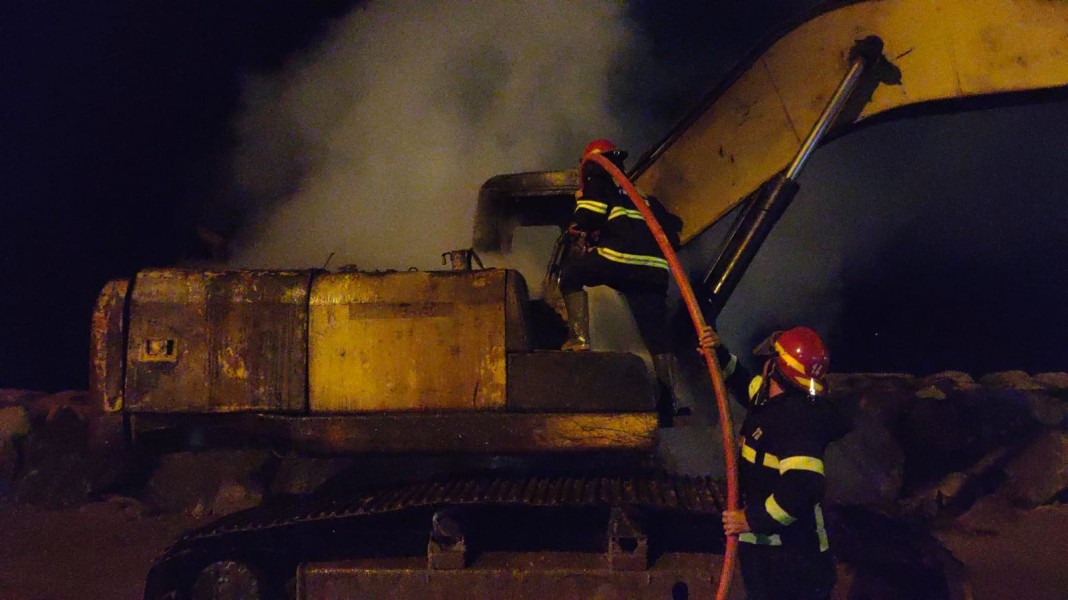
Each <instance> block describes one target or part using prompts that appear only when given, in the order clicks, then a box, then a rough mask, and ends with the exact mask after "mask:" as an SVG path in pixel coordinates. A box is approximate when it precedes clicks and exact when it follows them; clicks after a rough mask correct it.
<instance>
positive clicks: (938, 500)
mask: <svg viewBox="0 0 1068 600" xmlns="http://www.w3.org/2000/svg"><path fill="white" fill-rule="evenodd" d="M1008 456H1009V448H1007V447H1004V446H1002V447H998V448H995V449H994V450H993V451H991V452H990V453H989V454H987V455H986V456H984V457H983V458H982V459H981V460H979V461H978V462H976V463H975V464H974V465H971V466H970V467H969V468H968V469H967V470H965V471H955V472H953V473H949V474H948V475H946V476H944V477H943V478H942V479H941V480H940V481H938V482H937V483H936V484H934V485H931V486H927V487H925V488H923V489H921V490H919V491H918V492H916V493H914V494H913V495H912V496H910V497H909V498H906V499H904V500H902V501H901V509H902V510H901V512H902V514H905V515H909V516H914V517H920V518H923V519H928V520H929V519H933V518H935V517H945V516H955V515H958V514H960V513H961V512H962V511H964V510H967V509H968V508H969V507H971V505H972V504H973V503H974V502H975V501H976V499H977V498H979V497H981V496H983V495H984V494H987V493H989V492H990V491H991V489H993V488H994V487H996V485H997V484H998V483H1000V480H1001V478H1002V468H1003V467H1004V466H1005V463H1006V461H1007V459H1008Z"/></svg>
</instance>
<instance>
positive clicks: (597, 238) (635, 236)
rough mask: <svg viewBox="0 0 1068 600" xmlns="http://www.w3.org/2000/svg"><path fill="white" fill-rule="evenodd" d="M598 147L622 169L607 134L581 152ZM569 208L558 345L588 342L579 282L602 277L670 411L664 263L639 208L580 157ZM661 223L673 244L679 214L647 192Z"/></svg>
mask: <svg viewBox="0 0 1068 600" xmlns="http://www.w3.org/2000/svg"><path fill="white" fill-rule="evenodd" d="M592 154H601V155H602V156H604V157H606V158H608V159H609V160H610V161H612V163H613V164H615V165H616V166H617V167H619V169H620V170H623V161H624V160H625V159H626V157H627V153H626V152H625V151H623V150H620V149H618V148H616V146H615V144H613V143H612V142H611V141H610V140H606V139H598V140H594V141H592V142H590V143H589V145H587V146H586V149H585V151H584V152H583V158H586V157H588V156H590V155H592ZM583 165H584V166H583V167H582V172H581V173H580V174H579V176H580V184H579V191H578V192H577V193H576V194H575V199H576V201H575V211H574V215H573V217H572V221H571V224H570V225H569V227H568V233H569V235H570V236H571V251H570V252H569V254H568V256H567V258H566V259H565V261H564V263H563V265H562V266H561V269H560V292H561V294H562V295H563V297H564V307H565V308H566V310H567V322H568V338H567V340H566V341H565V342H564V344H563V346H562V347H561V349H562V350H571V351H583V350H589V349H590V332H589V304H588V297H587V295H586V292H585V290H584V288H585V287H593V286H598V285H607V286H609V287H611V288H613V289H616V290H618V291H619V292H621V293H622V294H623V297H624V298H625V299H626V301H627V305H628V306H629V307H630V310H631V313H632V314H633V315H634V321H635V322H636V323H637V325H638V330H639V331H640V332H641V335H642V339H643V341H644V342H645V345H646V347H647V348H648V349H649V353H650V354H651V355H652V357H653V368H654V371H655V372H656V377H657V380H658V382H659V383H660V388H661V394H660V397H661V399H662V400H664V401H670V402H671V403H672V408H670V409H669V412H671V413H673V412H674V409H673V402H674V400H673V395H672V394H671V393H670V392H671V390H672V388H673V380H674V377H675V375H674V373H675V370H676V367H675V366H674V356H673V355H672V354H670V353H669V352H668V343H667V339H666V336H665V331H664V329H665V327H664V325H665V313H666V306H665V302H666V296H667V287H668V278H669V271H668V263H667V261H666V260H665V259H664V255H663V253H662V252H661V250H660V246H659V245H658V244H657V242H656V239H655V238H654V237H653V235H652V233H651V232H650V231H649V227H648V225H646V223H645V219H644V218H643V217H642V213H641V212H640V211H639V210H638V209H637V208H636V207H635V206H634V204H633V203H632V202H631V200H630V198H629V197H628V196H627V194H626V192H624V191H623V189H622V188H621V187H620V186H619V184H618V183H616V181H615V180H614V179H613V178H612V176H611V175H610V174H609V173H608V172H607V171H605V170H604V168H602V167H601V166H600V165H598V164H596V163H593V162H586V163H583ZM645 202H646V204H647V205H649V207H650V208H652V209H653V211H654V215H655V216H656V217H657V220H658V221H660V224H661V227H662V228H663V229H664V230H665V232H667V233H668V235H669V237H671V238H673V239H672V242H673V243H676V244H677V238H678V232H679V231H681V229H682V222H681V221H680V220H679V219H678V217H675V216H674V215H671V214H670V213H668V212H667V211H666V210H665V209H664V208H663V206H662V205H661V204H660V203H659V202H658V201H656V199H654V198H645Z"/></svg>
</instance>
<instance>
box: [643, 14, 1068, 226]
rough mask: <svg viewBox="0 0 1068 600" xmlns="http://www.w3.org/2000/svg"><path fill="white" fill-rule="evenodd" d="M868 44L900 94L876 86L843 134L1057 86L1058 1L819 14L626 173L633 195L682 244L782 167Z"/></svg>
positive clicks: (1067, 62) (1062, 75) (1066, 62)
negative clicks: (677, 227) (914, 108)
mask: <svg viewBox="0 0 1068 600" xmlns="http://www.w3.org/2000/svg"><path fill="white" fill-rule="evenodd" d="M869 35H876V36H879V37H880V38H881V39H882V40H883V42H884V44H885V48H884V55H885V56H886V58H887V59H888V60H889V61H890V62H891V63H893V65H894V66H895V67H896V68H897V69H898V70H899V71H900V72H901V83H900V84H882V85H880V86H878V87H877V88H876V89H875V91H874V94H873V95H872V97H871V99H870V101H869V102H868V103H867V104H866V105H865V106H864V107H863V108H862V110H861V111H860V112H859V114H852V115H850V118H851V119H854V121H853V123H856V122H859V121H861V120H863V119H866V118H868V117H871V116H874V115H877V114H880V113H884V112H886V111H889V110H892V109H895V108H899V107H902V106H907V105H910V104H916V103H920V102H928V101H933V100H945V99H952V98H962V97H968V96H979V95H990V94H999V93H1006V92H1014V91H1021V90H1037V89H1045V88H1056V87H1061V86H1064V85H1065V84H1068V50H1066V49H1068V2H1063V1H1050V0H968V1H967V2H962V1H960V0H881V1H878V2H858V3H854V4H849V5H845V6H842V7H839V8H837V9H834V10H831V11H828V12H826V13H824V14H821V15H820V16H818V17H816V18H814V19H812V20H810V21H807V22H805V23H803V24H802V25H800V26H799V27H797V28H796V29H794V30H792V31H790V32H787V33H786V34H785V35H783V36H782V37H781V38H779V39H778V40H776V41H775V42H774V43H773V44H771V45H770V46H769V47H768V48H767V49H766V51H765V52H763V54H761V55H760V56H756V57H754V58H753V60H752V61H751V62H748V63H746V64H744V65H743V66H742V67H741V68H740V70H739V71H738V72H736V73H735V74H734V75H732V78H731V79H729V80H728V84H727V85H725V86H724V87H723V88H722V89H720V90H718V91H717V92H716V94H715V95H714V96H713V97H711V98H710V99H709V102H708V104H707V105H706V106H705V107H704V108H703V109H702V111H701V112H700V113H699V114H695V115H694V116H693V118H692V119H691V120H689V121H687V123H686V124H685V127H683V128H682V129H679V130H677V131H675V132H674V133H673V134H672V137H670V138H669V139H668V141H666V142H665V143H664V144H662V145H661V146H660V147H658V148H657V149H656V150H655V151H654V152H653V153H651V154H650V155H649V156H647V157H643V159H642V160H641V161H639V164H638V165H636V168H635V171H636V176H635V180H636V183H637V184H638V185H639V187H640V188H641V189H642V190H643V191H644V192H645V193H648V194H652V195H655V196H657V197H658V198H659V199H660V200H661V201H662V202H663V203H664V205H665V206H667V208H668V209H670V210H671V211H672V212H674V213H675V214H677V215H679V216H680V217H681V218H682V219H683V221H684V229H683V232H682V237H683V240H684V241H686V240H689V239H691V238H693V237H694V236H695V235H697V234H698V233H700V232H701V231H702V230H704V229H705V228H706V227H707V226H708V225H710V224H712V223H713V222H715V221H716V220H717V219H718V218H719V217H721V216H722V215H724V214H725V213H726V212H727V211H729V210H730V209H731V208H732V207H733V206H734V205H736V204H737V203H738V202H739V201H740V200H741V199H742V198H744V197H745V196H747V195H748V194H749V193H750V192H751V191H753V190H754V189H756V188H757V187H758V186H759V185H760V184H762V183H763V182H765V181H767V180H768V179H770V178H771V177H772V176H773V175H774V174H775V173H776V172H778V171H780V170H782V169H783V168H784V167H785V166H786V165H787V164H788V163H789V162H790V160H791V159H792V158H793V155H794V153H795V152H796V151H797V150H798V148H799V147H800V145H801V141H802V140H803V139H804V138H805V136H806V134H807V133H808V131H809V130H810V129H811V128H812V126H813V124H814V123H815V122H816V119H817V117H818V115H819V114H820V111H821V110H822V109H823V107H824V106H825V105H826V103H827V101H828V99H829V98H830V96H831V93H832V92H833V90H834V89H835V86H836V85H837V84H838V82H839V81H841V79H842V77H843V76H844V75H845V73H846V71H847V66H848V56H849V51H850V49H851V48H852V46H853V44H854V42H855V41H856V40H858V39H862V38H864V37H866V36H869ZM844 125H845V126H849V125H852V123H845V124H844Z"/></svg>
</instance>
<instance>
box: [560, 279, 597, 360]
mask: <svg viewBox="0 0 1068 600" xmlns="http://www.w3.org/2000/svg"><path fill="white" fill-rule="evenodd" d="M564 307H565V308H567V339H566V340H565V341H564V345H563V346H560V349H561V350H567V351H569V352H576V351H578V352H583V351H586V350H589V349H590V301H589V296H587V295H586V292H585V291H578V292H570V293H568V294H565V295H564Z"/></svg>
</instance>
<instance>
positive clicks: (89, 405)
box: [26, 390, 104, 424]
mask: <svg viewBox="0 0 1068 600" xmlns="http://www.w3.org/2000/svg"><path fill="white" fill-rule="evenodd" d="M26 409H27V410H28V411H29V413H30V420H31V421H32V422H33V423H35V424H38V423H47V422H51V421H52V420H54V419H55V418H56V417H57V415H59V414H60V413H61V412H71V413H73V414H74V415H75V416H76V417H77V418H78V420H79V421H88V420H89V419H91V418H92V417H95V416H98V415H100V414H101V413H102V412H103V411H104V408H103V407H102V406H100V405H99V404H98V403H96V402H93V401H92V400H91V399H90V397H89V394H88V393H87V392H83V391H76V390H69V391H65V392H59V393H56V394H51V395H48V396H40V397H36V398H33V399H32V400H30V401H29V402H27V403H26Z"/></svg>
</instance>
